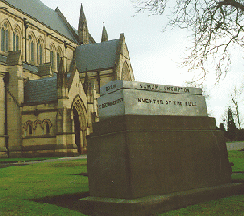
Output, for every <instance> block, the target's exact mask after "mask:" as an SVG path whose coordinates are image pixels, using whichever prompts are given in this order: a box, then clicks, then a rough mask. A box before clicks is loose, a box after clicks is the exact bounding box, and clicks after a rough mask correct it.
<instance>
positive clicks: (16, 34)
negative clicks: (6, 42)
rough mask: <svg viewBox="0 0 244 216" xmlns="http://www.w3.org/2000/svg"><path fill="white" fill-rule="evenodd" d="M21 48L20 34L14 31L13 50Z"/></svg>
mask: <svg viewBox="0 0 244 216" xmlns="http://www.w3.org/2000/svg"><path fill="white" fill-rule="evenodd" d="M18 50H19V35H18V33H17V32H13V51H18Z"/></svg>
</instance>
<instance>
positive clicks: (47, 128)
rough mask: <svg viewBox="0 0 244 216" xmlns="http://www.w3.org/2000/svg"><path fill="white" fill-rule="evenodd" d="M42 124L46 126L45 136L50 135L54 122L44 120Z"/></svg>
mask: <svg viewBox="0 0 244 216" xmlns="http://www.w3.org/2000/svg"><path fill="white" fill-rule="evenodd" d="M42 124H43V126H44V134H47V135H48V134H50V132H51V127H52V122H51V121H50V120H49V119H44V120H43V121H42Z"/></svg>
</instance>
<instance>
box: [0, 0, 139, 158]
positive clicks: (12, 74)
mask: <svg viewBox="0 0 244 216" xmlns="http://www.w3.org/2000/svg"><path fill="white" fill-rule="evenodd" d="M78 10H79V9H78ZM77 24H78V20H77ZM0 28H1V30H0V67H1V71H0V89H1V94H0V157H38V156H74V155H77V154H82V153H85V152H86V135H89V134H90V133H92V123H93V122H96V121H99V116H98V112H97V110H98V109H97V98H98V97H99V96H100V95H99V93H100V92H99V91H100V87H101V86H103V85H104V84H106V83H108V82H109V81H111V80H134V75H133V71H132V67H131V63H130V57H129V52H128V49H127V46H126V43H125V37H124V35H123V34H121V35H120V37H119V39H114V40H108V34H107V31H106V29H105V27H103V31H102V36H101V41H99V42H97V43H96V42H95V40H94V39H93V37H92V36H91V34H90V33H89V30H88V25H87V20H86V17H85V14H84V11H83V7H82V5H81V9H80V20H79V24H78V30H76V29H75V28H73V27H72V26H71V25H70V24H69V23H68V21H67V20H66V18H65V17H64V15H63V14H62V12H61V11H60V10H59V9H58V8H56V9H55V10H52V9H50V8H48V7H47V6H45V5H44V4H43V3H42V2H41V1H40V0H0Z"/></svg>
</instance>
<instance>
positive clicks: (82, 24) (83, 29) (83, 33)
mask: <svg viewBox="0 0 244 216" xmlns="http://www.w3.org/2000/svg"><path fill="white" fill-rule="evenodd" d="M78 36H79V44H89V32H88V28H87V20H86V16H85V13H84V10H83V5H82V4H81V7H80V20H79V26H78Z"/></svg>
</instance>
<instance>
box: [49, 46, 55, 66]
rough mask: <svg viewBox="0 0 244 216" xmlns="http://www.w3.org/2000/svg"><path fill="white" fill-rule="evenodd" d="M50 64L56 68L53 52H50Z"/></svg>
mask: <svg viewBox="0 0 244 216" xmlns="http://www.w3.org/2000/svg"><path fill="white" fill-rule="evenodd" d="M50 62H51V66H52V68H53V66H54V52H53V50H51V51H50Z"/></svg>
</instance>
